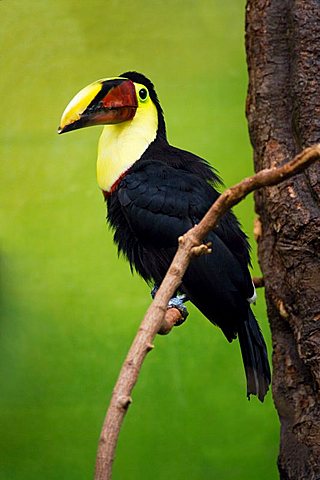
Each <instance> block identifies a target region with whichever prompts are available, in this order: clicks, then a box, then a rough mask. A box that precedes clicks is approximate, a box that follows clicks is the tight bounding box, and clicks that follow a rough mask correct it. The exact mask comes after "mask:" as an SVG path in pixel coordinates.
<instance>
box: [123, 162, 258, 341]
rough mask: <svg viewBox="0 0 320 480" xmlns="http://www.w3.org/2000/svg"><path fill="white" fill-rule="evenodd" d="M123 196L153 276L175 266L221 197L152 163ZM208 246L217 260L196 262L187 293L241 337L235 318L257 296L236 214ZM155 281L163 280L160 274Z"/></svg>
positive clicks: (128, 180)
mask: <svg viewBox="0 0 320 480" xmlns="http://www.w3.org/2000/svg"><path fill="white" fill-rule="evenodd" d="M117 196H118V200H119V202H120V205H121V209H122V212H123V215H124V216H125V218H126V220H127V223H128V225H129V228H130V230H131V232H132V235H134V237H135V238H136V239H137V242H138V244H140V245H142V246H143V248H142V249H141V250H140V251H139V261H141V262H142V263H144V264H145V266H146V271H148V272H151V276H152V269H154V270H156V269H157V267H156V262H157V261H158V262H160V263H163V264H167V265H168V264H169V263H170V262H171V260H172V256H173V254H174V251H175V249H176V248H177V245H178V237H179V236H180V235H182V234H183V233H185V232H186V231H187V230H188V229H189V228H191V227H192V226H193V225H195V224H196V223H199V221H200V220H201V219H202V217H203V216H204V214H205V213H206V212H207V210H208V208H209V207H210V205H211V204H212V203H213V202H214V200H215V199H216V198H218V196H219V194H218V192H216V191H215V190H214V189H213V188H212V187H211V186H210V185H209V184H208V183H207V182H206V181H205V180H203V179H200V178H198V177H197V176H195V175H193V174H192V173H189V172H186V171H182V170H180V169H179V170H177V169H175V168H173V167H171V166H168V165H166V164H165V163H163V162H160V161H154V160H152V161H149V162H143V163H142V164H140V165H139V164H138V165H137V166H136V167H135V168H133V169H132V170H131V171H130V173H128V174H127V175H126V176H125V177H124V179H123V180H122V182H121V183H120V185H119V189H118V191H117ZM207 240H209V241H211V242H212V244H213V252H212V254H210V255H207V256H204V257H200V258H197V259H194V260H193V261H192V263H191V265H190V267H189V268H188V271H187V272H186V274H185V277H184V280H183V285H182V288H183V290H184V291H186V293H187V294H188V295H189V297H190V299H191V301H192V302H193V303H194V304H195V305H196V306H198V308H199V309H200V310H201V311H202V312H203V313H204V314H205V315H206V316H207V317H208V318H209V319H210V320H211V321H212V322H214V323H217V324H218V325H219V326H220V327H221V328H222V330H223V331H224V333H225V334H226V336H227V338H229V339H231V338H233V337H234V336H235V334H236V331H237V328H236V326H235V324H234V322H235V319H234V318H235V316H236V317H237V316H238V315H241V313H242V312H241V311H240V310H242V309H247V302H246V298H248V297H250V296H252V294H253V287H252V282H251V277H250V274H249V272H248V268H247V264H248V260H249V254H248V246H247V241H246V237H245V235H244V234H243V233H242V232H241V230H240V228H239V226H238V223H237V221H236V219H235V217H234V216H233V215H232V214H227V215H225V216H224V217H223V219H222V220H221V221H220V224H219V226H218V227H217V228H216V229H215V230H214V231H212V232H211V233H210V234H209V236H208V239H207ZM166 255H167V262H166V261H165V260H166V259H164V258H163V257H166ZM148 262H149V263H148ZM150 262H151V263H150ZM153 278H155V280H156V281H157V280H158V278H157V275H156V274H154V275H153ZM232 319H233V320H232Z"/></svg>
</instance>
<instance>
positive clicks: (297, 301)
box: [246, 0, 320, 480]
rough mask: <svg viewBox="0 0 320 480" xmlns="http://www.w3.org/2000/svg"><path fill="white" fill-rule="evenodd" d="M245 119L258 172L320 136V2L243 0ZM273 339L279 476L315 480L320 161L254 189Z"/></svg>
mask: <svg viewBox="0 0 320 480" xmlns="http://www.w3.org/2000/svg"><path fill="white" fill-rule="evenodd" d="M246 48H247V62H248V69H249V91H248V98H247V117H248V124H249V132H250V138H251V142H252V145H253V148H254V163H255V169H256V171H258V170H261V169H262V168H267V167H271V166H278V165H280V164H281V163H283V162H286V161H288V159H290V158H292V157H293V156H294V155H295V154H296V153H297V152H298V151H300V150H301V149H302V148H304V147H306V146H308V145H311V144H313V143H316V142H319V141H320V52H319V49H320V2H319V0H248V1H247V7H246ZM255 202H256V211H257V214H258V215H259V218H260V221H261V235H260V237H259V240H258V248H259V261H260V265H261V269H262V272H263V275H264V277H265V291H266V300H267V307H268V316H269V321H270V326H271V330H272V339H273V397H274V402H275V406H276V408H277V411H278V414H279V419H280V422H281V438H280V453H279V458H278V467H279V472H280V478H281V479H286V480H288V479H290V480H298V479H304V480H315V479H319V478H320V402H319V400H320V398H319V397H320V394H319V391H320V388H319V387H320V241H319V234H320V215H319V204H320V169H319V163H317V164H315V165H313V166H312V167H310V168H309V169H308V170H306V171H305V172H304V173H301V174H300V175H298V176H296V177H294V178H293V179H290V180H287V181H286V182H284V183H281V184H280V185H276V186H274V187H269V188H266V189H263V190H261V191H259V193H257V194H256V196H255Z"/></svg>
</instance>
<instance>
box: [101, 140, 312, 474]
mask: <svg viewBox="0 0 320 480" xmlns="http://www.w3.org/2000/svg"><path fill="white" fill-rule="evenodd" d="M319 158H320V144H317V145H315V146H313V147H309V148H306V149H305V150H303V151H302V152H301V153H300V154H299V155H297V156H296V157H295V158H294V159H293V160H291V161H290V162H288V163H286V164H284V165H283V166H281V167H278V168H270V169H265V170H261V171H260V172H258V173H256V174H255V175H253V176H252V177H248V178H245V179H244V180H242V181H241V182H240V183H238V184H237V185H235V186H233V187H231V188H228V189H227V190H225V191H224V192H223V193H222V194H221V195H220V197H219V198H218V199H217V200H216V202H215V203H214V204H213V205H212V206H211V208H210V209H209V210H208V212H207V213H206V215H205V216H204V218H203V219H202V220H201V222H200V223H199V224H198V225H196V226H195V227H193V228H192V229H190V230H189V231H188V232H187V233H186V234H184V235H183V236H182V237H180V238H179V248H178V250H177V253H176V255H175V257H174V259H173V262H172V264H171V266H170V267H169V270H168V272H167V274H166V276H165V278H164V280H163V282H162V284H161V285H160V287H159V289H158V291H157V294H156V296H155V298H154V300H153V302H152V303H151V305H150V307H149V308H148V310H147V312H146V314H145V317H144V319H143V320H142V322H141V325H140V327H139V330H138V332H137V334H136V337H135V339H134V341H133V343H132V346H131V348H130V350H129V353H128V355H127V358H126V359H125V361H124V364H123V366H122V368H121V371H120V374H119V377H118V380H117V383H116V385H115V387H114V390H113V393H112V398H111V401H110V405H109V408H108V411H107V415H106V418H105V421H104V424H103V428H102V432H101V436H100V439H99V446H98V453H97V461H96V472H95V480H110V479H111V475H112V463H113V459H114V455H115V449H116V445H117V441H118V436H119V433H120V428H121V425H122V422H123V419H124V416H125V414H126V412H127V410H128V407H129V405H130V403H131V402H132V399H131V392H132V389H133V387H134V386H135V384H136V382H137V379H138V375H139V372H140V369H141V366H142V363H143V361H144V359H145V357H146V355H147V353H148V352H149V351H150V350H152V349H153V343H152V342H153V340H154V338H155V336H156V335H157V333H159V332H160V331H162V333H168V332H169V331H170V330H171V328H172V327H170V328H169V326H170V325H171V324H172V322H174V323H175V322H176V320H177V319H176V318H175V317H176V315H177V313H174V310H176V309H171V311H170V310H168V311H167V305H168V302H169V300H170V298H171V297H172V296H173V295H174V293H175V291H176V290H177V289H178V288H179V286H180V284H181V282H182V278H183V275H184V273H185V271H186V270H187V268H188V265H189V263H190V260H191V258H192V257H193V256H194V255H199V254H203V253H208V246H205V245H203V244H202V242H203V240H204V238H205V237H206V236H207V235H208V233H209V232H210V231H211V230H212V229H214V227H215V226H216V225H217V223H218V221H219V219H220V218H221V216H222V215H224V213H226V211H227V210H229V209H230V208H231V207H233V206H234V205H236V204H237V203H239V202H240V201H241V200H242V199H243V198H245V197H246V196H247V195H248V194H249V193H251V192H252V191H254V190H257V189H259V188H261V187H267V186H272V185H276V184H278V183H280V182H282V181H284V180H286V179H288V178H290V177H291V176H293V175H295V174H297V173H300V172H301V171H302V170H304V169H305V168H307V167H308V166H309V165H311V164H312V163H313V162H315V161H316V160H317V159H319ZM213 248H214V247H213ZM174 323H173V324H174ZM161 329H164V330H161ZM166 330H168V332H166Z"/></svg>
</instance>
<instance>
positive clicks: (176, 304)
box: [151, 285, 189, 327]
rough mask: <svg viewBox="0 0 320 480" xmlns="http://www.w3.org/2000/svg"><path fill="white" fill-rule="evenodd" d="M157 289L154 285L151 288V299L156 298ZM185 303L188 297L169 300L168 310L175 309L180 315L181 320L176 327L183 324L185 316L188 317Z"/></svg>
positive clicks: (180, 296)
mask: <svg viewBox="0 0 320 480" xmlns="http://www.w3.org/2000/svg"><path fill="white" fill-rule="evenodd" d="M158 289H159V287H158V286H157V285H155V286H154V287H153V289H152V290H151V296H152V298H154V297H155V296H156V293H157V291H158ZM187 301H188V297H187V295H184V294H182V295H177V296H176V297H172V298H171V299H170V300H169V303H168V308H176V309H177V310H179V312H180V313H181V320H179V321H178V322H177V323H176V324H175V326H176V327H177V326H179V325H182V324H183V322H184V321H185V320H186V319H187V316H188V315H189V312H188V309H187V307H186V306H185V304H184V303H185V302H187Z"/></svg>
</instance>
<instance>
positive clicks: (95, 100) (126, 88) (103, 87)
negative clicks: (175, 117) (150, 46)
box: [58, 77, 138, 133]
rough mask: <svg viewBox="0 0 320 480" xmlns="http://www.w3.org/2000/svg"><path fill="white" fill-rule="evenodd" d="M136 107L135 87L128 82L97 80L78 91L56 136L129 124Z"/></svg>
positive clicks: (121, 79) (119, 78)
mask: <svg viewBox="0 0 320 480" xmlns="http://www.w3.org/2000/svg"><path fill="white" fill-rule="evenodd" d="M137 107H138V101H137V95H136V90H135V86H134V83H133V82H132V81H131V80H128V79H127V78H121V77H118V78H110V79H104V80H97V81H96V82H94V83H91V85H88V86H87V87H85V88H83V89H82V90H80V92H79V93H77V95H76V96H75V97H74V98H73V99H72V100H71V102H70V103H69V105H68V106H67V108H66V109H65V111H64V112H63V114H62V118H61V122H60V126H59V129H58V133H64V132H68V131H70V130H76V129H78V128H83V127H88V126H90V125H108V124H115V123H121V122H124V121H126V120H131V119H132V118H133V117H134V115H135V112H136V109H137Z"/></svg>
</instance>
